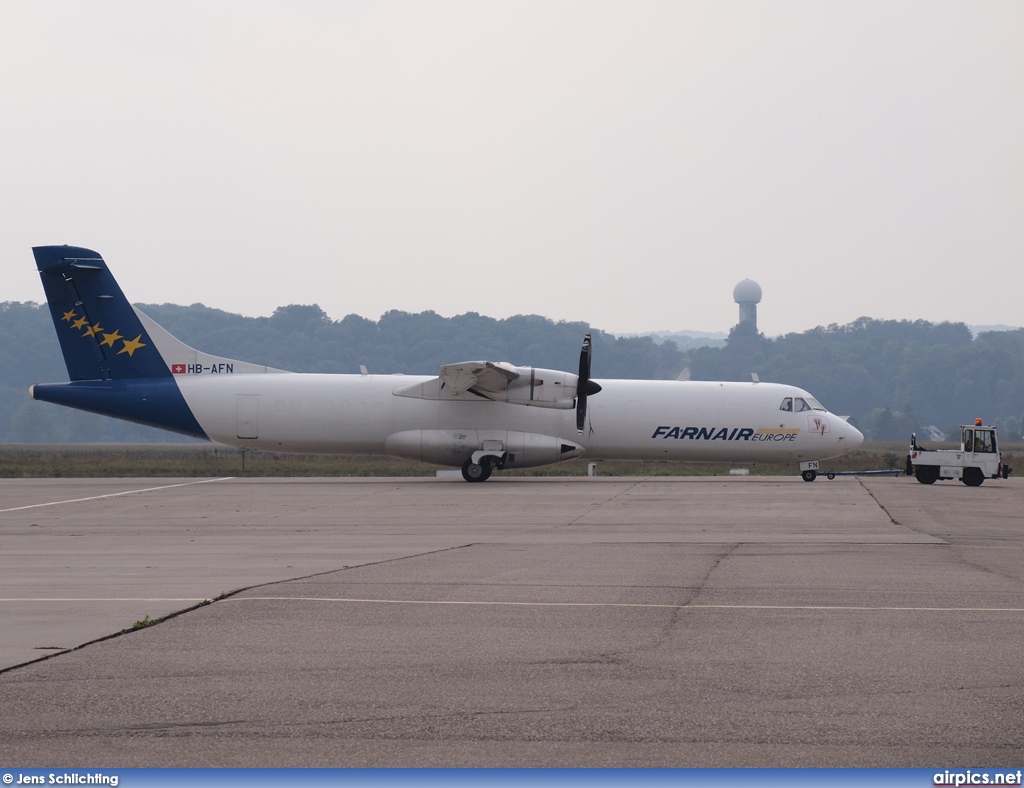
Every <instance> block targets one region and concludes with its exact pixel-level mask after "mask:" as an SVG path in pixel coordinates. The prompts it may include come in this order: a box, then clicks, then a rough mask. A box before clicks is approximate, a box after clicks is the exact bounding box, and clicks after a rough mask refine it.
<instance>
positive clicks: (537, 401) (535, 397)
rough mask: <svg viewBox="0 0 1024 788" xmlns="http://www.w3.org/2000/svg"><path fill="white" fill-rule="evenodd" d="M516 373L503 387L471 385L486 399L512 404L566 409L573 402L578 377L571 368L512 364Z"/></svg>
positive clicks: (573, 403)
mask: <svg viewBox="0 0 1024 788" xmlns="http://www.w3.org/2000/svg"><path fill="white" fill-rule="evenodd" d="M516 371H517V372H518V373H519V377H518V378H516V379H515V380H512V381H509V384H508V388H507V389H505V390H504V391H486V390H484V389H482V388H478V389H475V390H476V391H478V392H479V393H480V394H482V395H483V396H485V397H487V398H488V399H493V400H496V401H497V402H510V403H512V404H513V405H533V406H535V407H538V408H558V409H560V410H569V409H571V408H573V407H575V405H576V386H577V384H578V383H579V378H578V377H576V375H573V374H572V373H571V372H562V371H561V370H557V369H540V368H539V367H516Z"/></svg>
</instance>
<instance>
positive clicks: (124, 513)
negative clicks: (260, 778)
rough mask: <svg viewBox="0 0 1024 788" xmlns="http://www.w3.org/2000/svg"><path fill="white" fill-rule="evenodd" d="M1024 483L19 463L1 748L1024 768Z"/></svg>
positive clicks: (80, 764)
mask: <svg viewBox="0 0 1024 788" xmlns="http://www.w3.org/2000/svg"><path fill="white" fill-rule="evenodd" d="M1022 500H1024V479H1014V478H1011V479H1009V480H1005V481H1004V480H999V481H987V482H986V483H985V484H984V485H982V486H981V487H977V488H968V487H966V486H964V485H962V484H960V483H958V482H939V483H937V484H935V485H931V486H925V485H921V484H918V483H917V482H916V481H915V480H913V479H907V478H903V477H900V478H895V479H894V478H889V477H874V478H865V477H839V478H837V479H835V480H832V481H829V480H826V479H824V478H819V480H818V481H816V482H814V483H813V484H807V483H805V482H803V481H802V480H801V479H800V478H799V477H755V476H750V477H687V478H671V477H632V478H622V477H619V478H606V477H596V478H571V479H570V478H554V479H541V478H499V477H495V478H492V480H490V481H488V482H486V483H484V484H466V483H464V482H462V481H454V480H448V479H400V480H399V479H247V478H246V479H243V478H230V479H203V480H195V479H32V480H22V479H6V480H0V671H2V672H0V754H2V756H0V760H3V761H4V765H6V766H9V767H20V768H47V767H76V768H93V767H132V766H144V767H157V766H284V767H289V766H348V767H366V766H445V767H463V766H465V767H471V766H534V767H548V766H564V767H606V766H619V767H654V766H668V767H702V766H819V767H835V766H871V767H894V766H896V767H898V766H928V767H934V766H936V765H942V766H950V767H953V766H972V767H973V766H979V765H984V766H986V767H992V768H995V767H1005V768H1011V767H1014V768H1015V767H1019V766H1020V764H1021V753H1022V752H1024V717H1022V715H1021V709H1024V668H1022V664H1024V663H1022V659H1021V653H1020V652H1021V647H1022V646H1024V538H1022V529H1024V519H1022V518H1021V502H1022ZM154 621H155V622H157V623H156V624H155V625H152V626H147V624H150V623H151V622H154ZM136 627H137V628H136ZM122 631H123V634H119V633H122Z"/></svg>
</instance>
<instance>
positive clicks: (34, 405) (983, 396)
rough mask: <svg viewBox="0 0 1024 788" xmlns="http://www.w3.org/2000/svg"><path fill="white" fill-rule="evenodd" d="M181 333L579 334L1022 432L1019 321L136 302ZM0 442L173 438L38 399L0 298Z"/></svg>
mask: <svg viewBox="0 0 1024 788" xmlns="http://www.w3.org/2000/svg"><path fill="white" fill-rule="evenodd" d="M139 307H140V309H142V310H143V311H144V312H146V313H147V314H148V315H150V317H152V318H153V319H154V320H156V321H157V322H158V323H160V324H161V325H162V326H164V328H166V329H167V330H168V331H170V332H171V333H172V334H174V335H175V336H177V337H178V338H179V339H181V340H182V341H183V342H186V343H187V344H189V345H192V346H193V347H196V348H199V349H201V350H203V351H205V352H207V353H212V354H216V355H220V356H226V357H228V358H234V359H239V360H244V361H252V362H255V363H259V364H266V365H268V366H271V367H277V368H280V369H286V370H289V371H293V372H338V373H358V372H359V371H360V366H361V365H362V366H365V367H366V368H367V369H368V370H369V371H370V372H372V373H380V374H393V373H400V372H404V373H408V374H436V373H437V371H438V368H439V367H440V366H441V365H442V364H449V363H453V362H456V361H468V360H475V359H488V360H493V361H511V362H512V363H514V364H519V365H523V366H537V367H546V368H551V369H562V370H567V371H572V372H575V371H576V368H577V365H578V361H579V350H580V345H581V342H582V339H583V335H584V334H585V333H586V332H587V331H590V332H591V333H592V334H593V341H594V368H593V373H594V376H595V377H597V378H647V379H672V378H676V377H677V376H679V375H680V374H683V375H684V376H686V375H688V376H689V377H690V378H691V379H693V380H750V379H751V378H750V374H751V373H752V372H756V373H757V374H758V376H759V378H760V379H761V380H763V381H778V382H785V383H792V384H794V385H797V386H800V387H802V388H805V389H807V390H808V391H810V392H811V393H812V394H813V395H814V396H815V397H817V398H818V399H819V400H820V401H821V402H822V403H823V404H824V405H825V406H826V407H827V408H829V410H831V411H833V412H834V413H839V414H843V415H849V416H851V417H852V418H853V419H854V421H855V423H857V424H858V425H859V426H860V427H861V429H862V430H863V431H864V432H865V434H866V435H867V436H868V438H869V439H875V440H895V439H905V438H907V437H909V433H910V432H911V431H918V432H922V430H923V429H924V428H925V427H927V426H928V425H935V426H937V427H938V428H939V429H940V430H944V431H945V430H950V429H955V427H956V425H958V424H960V423H962V422H965V421H973V419H974V418H975V417H976V416H981V417H983V418H985V420H986V422H988V423H993V422H994V423H996V424H997V425H998V426H999V427H1000V430H1001V431H1002V433H1003V436H1004V439H1011V438H1012V439H1014V440H1016V439H1019V437H1020V431H1021V417H1022V415H1024V330H1017V331H1006V332H987V333H982V334H979V335H978V336H977V337H973V336H972V334H971V332H970V330H969V329H968V328H967V326H966V325H964V324H963V323H938V324H933V323H929V322H926V321H922V320H918V321H907V320H901V321H894V320H873V319H870V318H861V319H859V320H857V321H854V322H853V323H850V324H848V325H843V326H839V325H831V326H828V327H818V328H815V329H812V330H810V331H805V332H803V333H799V334H797V333H794V334H787V335H785V336H782V337H777V338H774V339H770V338H766V337H764V336H763V335H761V334H757V333H754V332H753V331H751V330H749V329H748V328H747V327H745V326H742V325H741V326H738V327H737V328H735V329H733V331H732V332H731V333H730V335H729V339H728V341H727V342H726V343H725V345H724V347H697V348H691V349H689V350H688V351H686V352H684V351H681V350H680V349H679V347H678V346H677V345H676V343H675V342H673V341H665V342H658V341H656V339H655V338H653V337H649V336H642V337H636V336H634V337H616V336H613V335H612V334H609V333H607V332H604V331H601V330H599V329H596V328H593V327H591V326H589V325H587V324H586V323H580V322H565V321H553V320H550V319H548V318H544V317H540V316H538V315H516V316H514V317H510V318H506V319H503V320H499V319H495V318H491V317H486V316H483V315H480V314H477V313H475V312H469V313H466V314H464V315H457V316H455V317H451V318H446V317H442V316H440V315H438V314H436V313H434V312H422V313H418V314H412V313H407V312H400V311H391V312H388V313H386V314H384V315H382V316H381V317H380V319H379V320H369V319H367V318H364V317H360V316H358V315H348V316H346V317H344V318H342V319H340V320H331V319H330V318H329V317H328V316H327V314H326V313H325V312H324V311H323V310H322V309H321V308H320V307H319V306H317V305H315V304H314V305H290V306H283V307H279V308H278V309H277V310H275V312H274V314H273V315H271V316H270V317H255V318H253V317H245V316H242V315H236V314H232V313H229V312H224V311H222V310H219V309H212V308H209V307H206V306H203V305H202V304H193V305H191V306H178V305H174V304H140V305H139ZM0 363H2V365H3V367H2V368H3V369H4V370H5V374H4V376H3V378H2V380H0V440H3V441H5V442H17V443H65V442H109V441H125V442H147V441H167V440H178V439H179V438H178V437H177V436H171V435H170V434H168V433H164V432H162V431H159V430H153V429H150V428H146V427H140V426H138V425H133V424H129V423H127V422H120V421H117V420H114V419H109V418H105V417H100V416H93V415H91V414H87V413H81V412H78V411H73V410H69V409H66V408H61V407H58V406H55V405H51V404H48V403H40V402H35V401H34V400H31V399H29V397H28V387H29V386H30V385H31V384H33V383H50V382H59V381H62V380H67V373H66V370H65V368H64V364H63V358H62V356H61V353H60V348H59V346H58V344H57V338H56V334H55V332H54V327H53V323H52V320H51V318H50V315H49V312H48V310H47V308H46V306H45V305H39V304H34V303H21V302H4V303H0Z"/></svg>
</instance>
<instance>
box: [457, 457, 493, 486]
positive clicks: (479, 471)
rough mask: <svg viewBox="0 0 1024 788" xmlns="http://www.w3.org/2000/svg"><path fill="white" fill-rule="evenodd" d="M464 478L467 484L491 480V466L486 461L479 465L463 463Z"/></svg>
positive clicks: (471, 461) (470, 461) (469, 461)
mask: <svg viewBox="0 0 1024 788" xmlns="http://www.w3.org/2000/svg"><path fill="white" fill-rule="evenodd" d="M462 478H463V479H465V480H466V481H467V482H485V481H487V480H488V479H490V478H491V464H490V463H489V462H487V460H486V459H485V460H484V461H483V462H481V463H480V464H479V465H477V464H476V463H475V462H473V460H466V461H465V462H464V463H462Z"/></svg>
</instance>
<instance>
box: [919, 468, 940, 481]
mask: <svg viewBox="0 0 1024 788" xmlns="http://www.w3.org/2000/svg"><path fill="white" fill-rule="evenodd" d="M914 476H916V477H917V480H918V481H919V482H921V484H935V482H937V481H938V480H939V469H938V468H936V467H935V466H934V465H918V466H917V468H915V469H914Z"/></svg>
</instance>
